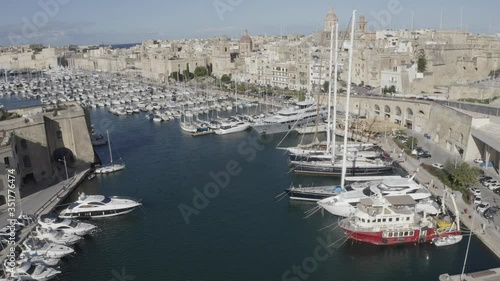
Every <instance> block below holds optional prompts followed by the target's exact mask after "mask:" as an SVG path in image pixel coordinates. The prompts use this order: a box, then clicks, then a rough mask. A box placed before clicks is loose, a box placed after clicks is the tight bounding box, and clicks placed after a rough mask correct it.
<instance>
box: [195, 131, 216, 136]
mask: <svg viewBox="0 0 500 281" xmlns="http://www.w3.org/2000/svg"><path fill="white" fill-rule="evenodd" d="M211 134H215V131H212V130H209V131H204V132H196V133H193V134H191V136H193V137H199V136H204V135H211Z"/></svg>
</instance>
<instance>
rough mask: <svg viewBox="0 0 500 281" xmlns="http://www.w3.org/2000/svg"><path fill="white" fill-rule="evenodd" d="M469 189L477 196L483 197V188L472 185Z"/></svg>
mask: <svg viewBox="0 0 500 281" xmlns="http://www.w3.org/2000/svg"><path fill="white" fill-rule="evenodd" d="M469 191H470V192H471V193H472V194H474V196H476V197H481V190H479V188H475V187H471V188H469Z"/></svg>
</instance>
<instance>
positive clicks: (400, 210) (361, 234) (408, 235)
mask: <svg viewBox="0 0 500 281" xmlns="http://www.w3.org/2000/svg"><path fill="white" fill-rule="evenodd" d="M451 199H452V201H453V205H454V207H455V211H456V214H459V212H458V209H457V206H456V203H455V199H454V198H453V196H451ZM415 205H416V202H415V200H413V199H412V198H411V197H410V196H409V195H403V196H385V197H384V196H382V195H380V194H379V195H377V196H372V197H370V198H364V199H362V200H361V201H360V202H359V204H358V208H357V209H356V212H355V213H354V214H353V216H351V217H349V218H345V219H342V220H340V221H339V226H340V227H341V228H342V229H343V230H344V233H345V234H346V235H347V238H349V239H353V240H357V241H361V242H365V243H370V244H375V245H394V244H403V243H413V244H415V243H426V242H431V241H435V242H437V241H441V240H443V241H444V242H443V244H444V243H446V241H447V240H450V239H451V240H452V241H451V242H455V241H457V240H458V241H460V240H461V232H460V218H459V216H456V217H455V219H453V218H452V217H451V216H445V215H444V214H443V215H442V216H427V215H426V214H425V213H423V215H420V214H418V213H417V212H416V211H415ZM446 237H456V238H450V239H441V238H446ZM438 243H439V242H438ZM457 243H458V242H457Z"/></svg>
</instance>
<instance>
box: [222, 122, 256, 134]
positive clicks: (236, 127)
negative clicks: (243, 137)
mask: <svg viewBox="0 0 500 281" xmlns="http://www.w3.org/2000/svg"><path fill="white" fill-rule="evenodd" d="M248 128H250V123H248V122H244V121H239V122H231V123H222V124H221V126H220V127H219V129H217V130H215V133H216V134H217V135H227V134H232V133H238V132H243V131H246V130H247V129H248Z"/></svg>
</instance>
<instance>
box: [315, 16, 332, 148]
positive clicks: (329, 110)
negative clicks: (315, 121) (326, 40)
mask: <svg viewBox="0 0 500 281" xmlns="http://www.w3.org/2000/svg"><path fill="white" fill-rule="evenodd" d="M332 65H333V25H332V30H331V31H330V64H329V67H328V69H329V71H328V72H329V74H330V75H328V77H330V79H329V80H330V83H328V103H327V104H328V122H327V124H328V125H327V129H326V153H328V152H329V151H330V142H331V136H330V134H331V132H330V124H331V116H332V110H331V108H332V107H331V101H332ZM316 126H317V125H316Z"/></svg>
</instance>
